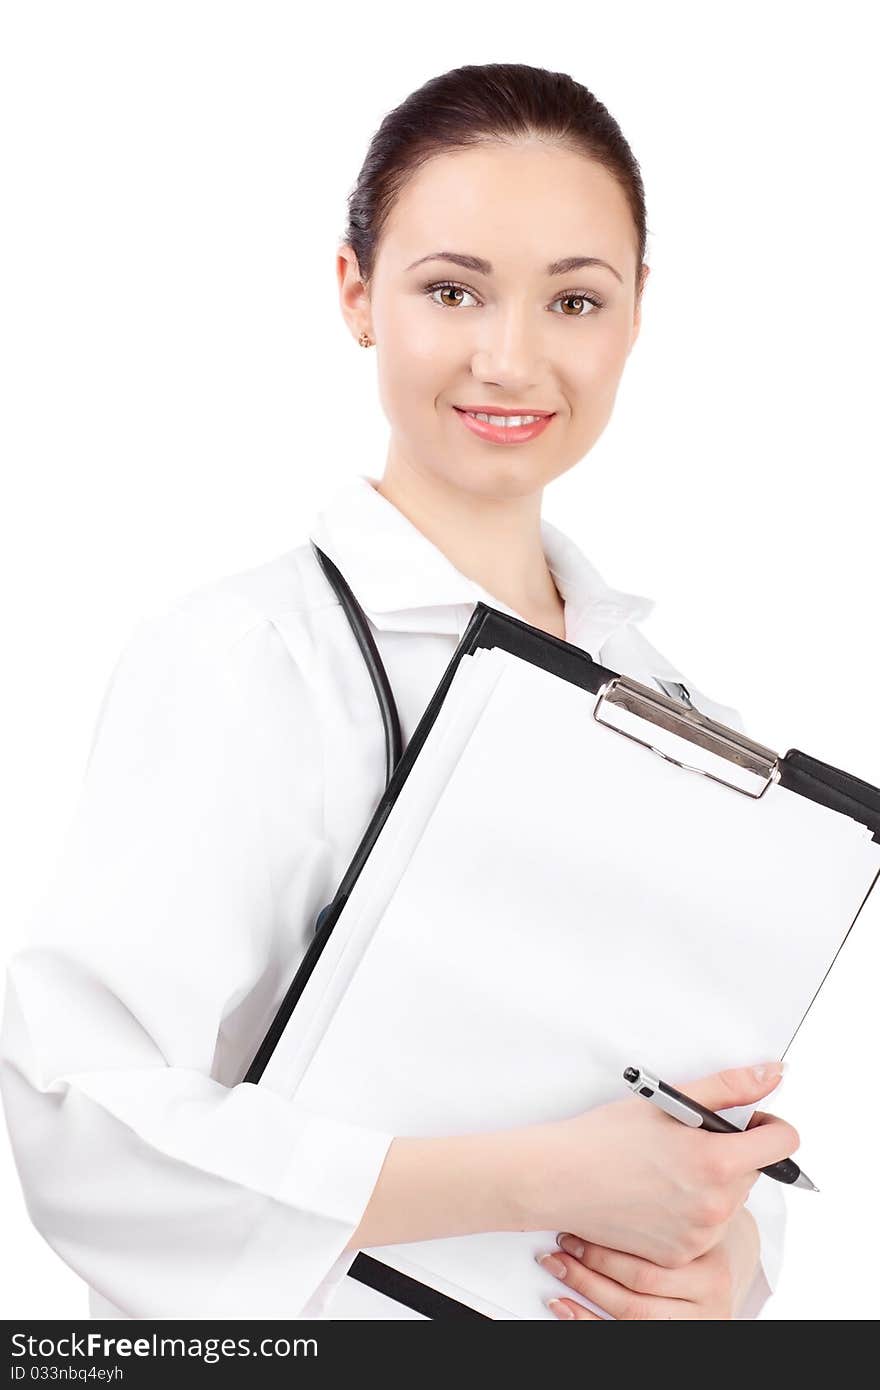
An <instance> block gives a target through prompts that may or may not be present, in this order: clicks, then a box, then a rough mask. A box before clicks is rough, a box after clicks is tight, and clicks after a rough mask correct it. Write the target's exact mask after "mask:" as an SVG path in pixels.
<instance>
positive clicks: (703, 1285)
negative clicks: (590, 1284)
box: [544, 1234, 710, 1302]
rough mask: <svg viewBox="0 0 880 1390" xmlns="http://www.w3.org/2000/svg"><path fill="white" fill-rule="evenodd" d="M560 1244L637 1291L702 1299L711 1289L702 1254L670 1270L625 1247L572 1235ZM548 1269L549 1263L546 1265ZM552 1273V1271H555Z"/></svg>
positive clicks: (587, 1265) (560, 1239) (559, 1240)
mask: <svg viewBox="0 0 880 1390" xmlns="http://www.w3.org/2000/svg"><path fill="white" fill-rule="evenodd" d="M556 1243H557V1245H558V1246H559V1248H560V1249H561V1250H562V1251H563V1252H564V1253H566V1254H568V1255H571V1257H572V1258H573V1259H575V1260H577V1261H578V1263H579V1264H582V1265H583V1266H584V1267H585V1268H586V1269H594V1270H595V1271H596V1273H597V1274H604V1275H605V1276H606V1277H607V1278H608V1279H613V1280H614V1281H615V1282H616V1283H618V1284H622V1285H623V1286H624V1287H625V1288H627V1289H632V1291H633V1293H642V1294H653V1295H659V1296H660V1297H663V1298H685V1299H692V1300H694V1301H695V1302H698V1301H699V1300H700V1298H701V1297H702V1296H703V1295H704V1294H706V1293H707V1292H708V1290H709V1277H710V1276H709V1272H708V1271H707V1266H706V1261H705V1260H703V1259H702V1257H701V1256H700V1257H698V1258H697V1259H694V1260H690V1261H689V1262H688V1263H687V1264H685V1265H680V1266H678V1267H676V1268H674V1269H668V1268H667V1267H666V1266H665V1265H659V1264H655V1263H654V1262H653V1260H646V1259H643V1258H642V1257H641V1256H640V1255H632V1254H629V1253H628V1252H627V1251H625V1250H612V1249H611V1248H610V1247H609V1246H607V1245H596V1244H594V1243H593V1242H592V1241H585V1240H581V1239H580V1238H579V1237H577V1236H572V1235H568V1234H564V1235H560V1236H557V1237H556ZM544 1267H545V1268H546V1266H544ZM551 1273H552V1270H551Z"/></svg>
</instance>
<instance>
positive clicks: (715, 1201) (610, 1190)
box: [526, 1063, 800, 1269]
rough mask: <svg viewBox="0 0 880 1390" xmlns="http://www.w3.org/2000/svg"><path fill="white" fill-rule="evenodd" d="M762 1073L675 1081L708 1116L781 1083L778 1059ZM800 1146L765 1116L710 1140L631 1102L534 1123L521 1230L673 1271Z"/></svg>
mask: <svg viewBox="0 0 880 1390" xmlns="http://www.w3.org/2000/svg"><path fill="white" fill-rule="evenodd" d="M760 1070H761V1069H760V1068H757V1069H753V1068H751V1067H742V1068H735V1069H732V1070H728V1071H721V1072H716V1073H714V1074H713V1075H711V1076H707V1077H702V1078H700V1079H699V1080H695V1081H688V1082H681V1083H679V1082H672V1083H671V1084H672V1085H674V1086H676V1087H677V1088H678V1089H680V1090H682V1091H684V1092H685V1094H686V1095H689V1096H692V1097H693V1099H694V1100H696V1101H699V1102H700V1104H701V1105H704V1106H706V1107H708V1108H709V1109H710V1110H727V1109H729V1108H731V1107H733V1106H737V1105H750V1104H753V1103H754V1102H755V1101H758V1100H760V1099H762V1097H764V1096H766V1095H767V1094H768V1093H769V1092H770V1091H772V1090H773V1089H774V1088H775V1087H776V1086H777V1085H778V1084H779V1080H780V1077H781V1074H782V1073H781V1069H780V1067H779V1064H778V1063H769V1064H768V1065H767V1067H766V1071H765V1074H764V1075H763V1076H759V1075H757V1074H756V1073H757V1072H759V1071H760ZM799 1145H800V1136H799V1135H798V1133H797V1130H795V1129H794V1128H793V1127H792V1126H791V1125H790V1124H788V1123H787V1122H786V1121H785V1120H782V1119H780V1118H778V1117H777V1116H775V1115H768V1114H765V1113H764V1112H762V1111H755V1113H754V1115H753V1116H752V1119H751V1122H750V1125H749V1127H748V1128H747V1129H745V1130H743V1132H742V1133H741V1134H713V1133H712V1132H711V1131H709V1130H704V1129H692V1128H690V1127H689V1126H688V1125H684V1124H682V1123H681V1122H680V1121H679V1120H675V1119H673V1118H672V1117H671V1116H669V1115H666V1114H664V1112H663V1111H662V1110H659V1109H658V1108H657V1107H656V1106H654V1105H650V1104H648V1103H647V1102H646V1101H645V1100H643V1099H640V1098H639V1097H638V1096H630V1097H627V1098H624V1099H621V1100H618V1101H613V1102H611V1103H610V1104H608V1105H602V1106H597V1107H595V1108H594V1109H592V1110H587V1111H585V1112H584V1113H582V1114H580V1115H575V1116H572V1117H571V1118H567V1119H564V1120H556V1121H550V1122H549V1123H546V1124H540V1125H536V1126H534V1127H532V1132H531V1136H530V1142H529V1145H528V1148H529V1149H530V1150H531V1154H530V1159H529V1161H528V1166H529V1170H530V1176H529V1177H528V1178H527V1185H528V1184H529V1183H530V1184H531V1186H529V1187H528V1196H527V1199H526V1204H527V1207H528V1208H529V1210H528V1211H527V1218H528V1219H527V1222H526V1224H527V1226H528V1227H530V1228H531V1229H536V1230H537V1229H540V1230H556V1231H563V1232H564V1231H568V1232H571V1233H572V1234H573V1235H577V1236H580V1237H581V1239H582V1240H586V1241H592V1242H593V1243H595V1244H597V1245H604V1246H607V1247H609V1248H611V1249H613V1250H623V1251H626V1252H627V1253H629V1254H632V1255H640V1256H641V1257H642V1258H643V1259H647V1260H651V1261H652V1262H653V1263H654V1264H659V1265H665V1266H666V1267H667V1268H668V1269H675V1268H678V1267H680V1266H681V1265H685V1264H687V1263H688V1262H689V1261H690V1260H693V1259H696V1258H697V1257H698V1256H700V1255H702V1254H705V1252H706V1251H707V1250H711V1249H712V1248H713V1247H714V1246H715V1245H716V1244H717V1242H718V1241H719V1240H721V1239H722V1237H723V1236H724V1233H725V1230H726V1229H727V1225H728V1222H729V1221H730V1219H731V1217H732V1216H733V1215H734V1214H735V1213H736V1212H737V1211H738V1210H739V1208H740V1207H741V1206H742V1204H743V1203H744V1202H745V1200H746V1198H747V1197H748V1195H749V1191H750V1189H751V1187H752V1184H753V1183H754V1182H755V1180H756V1179H757V1178H758V1177H760V1176H761V1174H760V1173H759V1171H758V1170H759V1169H760V1168H762V1167H764V1166H766V1165H767V1164H769V1163H775V1162H777V1161H778V1160H779V1159H782V1158H788V1157H789V1156H790V1155H791V1154H793V1153H794V1152H795V1150H796V1149H797V1148H798V1147H799ZM767 1181H769V1182H773V1181H774V1179H772V1178H768V1179H767ZM536 1221H537V1222H540V1224H539V1225H538V1224H535V1223H536Z"/></svg>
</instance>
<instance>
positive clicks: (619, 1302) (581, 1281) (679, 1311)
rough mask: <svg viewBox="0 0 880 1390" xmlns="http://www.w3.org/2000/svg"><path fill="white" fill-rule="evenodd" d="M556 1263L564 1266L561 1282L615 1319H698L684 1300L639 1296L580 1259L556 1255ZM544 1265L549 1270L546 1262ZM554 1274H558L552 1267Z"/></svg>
mask: <svg viewBox="0 0 880 1390" xmlns="http://www.w3.org/2000/svg"><path fill="white" fill-rule="evenodd" d="M552 1258H554V1259H555V1260H558V1261H559V1263H561V1264H563V1265H564V1266H565V1273H564V1274H562V1275H556V1277H557V1278H558V1279H560V1281H561V1282H562V1283H564V1284H567V1285H568V1286H569V1288H572V1289H574V1291H575V1292H576V1293H579V1294H582V1295H583V1296H584V1298H588V1299H590V1301H591V1302H592V1303H596V1304H598V1306H599V1307H600V1308H604V1309H605V1311H606V1313H611V1314H612V1316H613V1317H615V1318H622V1319H626V1320H635V1321H644V1320H647V1319H653V1318H674V1319H681V1320H690V1319H693V1318H696V1317H697V1316H698V1310H697V1306H696V1304H694V1303H691V1302H689V1301H688V1300H686V1299H683V1298H663V1297H654V1296H652V1295H650V1294H643V1293H636V1292H635V1291H634V1290H633V1289H628V1288H626V1287H625V1286H624V1285H623V1284H618V1283H617V1281H616V1280H615V1279H609V1278H608V1277H607V1276H606V1275H604V1274H600V1273H599V1272H598V1271H597V1270H595V1269H588V1268H587V1266H586V1265H584V1264H582V1263H581V1262H580V1260H576V1259H574V1257H573V1256H571V1255H566V1254H565V1253H562V1254H559V1255H556V1256H554V1257H552ZM541 1263H542V1266H543V1268H544V1269H547V1268H548V1266H547V1262H546V1260H544V1261H542V1262H541ZM549 1272H550V1273H551V1274H553V1273H555V1271H554V1270H553V1269H552V1268H550V1270H549Z"/></svg>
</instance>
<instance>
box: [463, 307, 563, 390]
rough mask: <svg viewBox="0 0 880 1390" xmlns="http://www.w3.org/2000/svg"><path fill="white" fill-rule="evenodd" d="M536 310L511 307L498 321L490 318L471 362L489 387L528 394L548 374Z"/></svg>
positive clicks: (482, 329)
mask: <svg viewBox="0 0 880 1390" xmlns="http://www.w3.org/2000/svg"><path fill="white" fill-rule="evenodd" d="M533 315H534V310H533V309H528V310H527V309H525V308H522V309H517V308H511V309H508V310H507V311H506V312H504V313H500V312H499V313H498V315H497V317H496V318H495V319H494V321H490V316H489V315H486V316H485V317H484V318H483V320H482V322H481V324H480V336H479V341H478V343H477V346H476V348H475V350H474V352H473V356H472V359H471V370H472V372H473V375H474V377H475V378H477V379H478V380H480V381H482V382H485V383H486V384H487V385H494V386H499V387H503V388H504V389H505V390H506V391H509V392H517V391H518V392H520V393H523V394H524V393H525V392H527V391H528V390H529V388H530V387H533V386H534V385H535V384H536V383H537V382H539V381H540V380H542V378H543V377H544V376H545V375H546V367H547V361H546V355H545V348H544V344H543V340H542V334H541V330H540V327H539V325H538V324H537V323H536V322H535V320H534V317H533Z"/></svg>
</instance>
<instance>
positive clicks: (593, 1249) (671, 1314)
mask: <svg viewBox="0 0 880 1390" xmlns="http://www.w3.org/2000/svg"><path fill="white" fill-rule="evenodd" d="M557 1243H558V1244H559V1245H560V1247H561V1248H560V1249H559V1250H555V1251H554V1252H553V1255H552V1256H551V1257H550V1258H551V1259H555V1260H557V1261H558V1262H559V1263H560V1264H561V1265H563V1266H564V1268H565V1272H564V1273H559V1271H558V1270H555V1269H553V1267H552V1265H551V1266H550V1267H549V1270H548V1272H549V1273H551V1274H555V1275H556V1276H557V1278H559V1280H560V1281H561V1282H562V1283H565V1284H567V1285H568V1287H569V1288H571V1289H574V1290H575V1291H576V1292H577V1293H579V1294H581V1295H583V1297H584V1298H589V1299H590V1301H591V1302H593V1303H595V1304H597V1306H598V1307H600V1308H604V1310H605V1312H606V1313H610V1314H611V1315H612V1317H614V1318H623V1319H624V1320H625V1319H627V1318H633V1319H637V1320H639V1321H641V1320H643V1319H651V1318H682V1319H701V1318H707V1319H713V1320H718V1319H727V1318H735V1317H736V1314H737V1311H738V1309H739V1307H740V1304H741V1303H742V1300H743V1298H744V1297H745V1295H746V1293H747V1291H748V1289H749V1288H750V1287H751V1284H752V1280H753V1278H754V1275H755V1271H756V1269H757V1267H758V1262H759V1259H760V1249H761V1240H760V1236H759V1234H758V1227H757V1225H756V1223H755V1218H754V1217H753V1216H752V1214H751V1212H750V1211H747V1210H746V1208H745V1207H740V1208H739V1210H738V1211H737V1212H736V1214H735V1216H733V1217H732V1218H731V1220H730V1221H729V1223H728V1227H727V1231H726V1233H725V1234H724V1236H723V1237H722V1238H721V1240H720V1241H719V1242H718V1243H717V1244H716V1245H714V1246H713V1247H712V1249H711V1250H707V1251H706V1253H705V1254H704V1255H700V1256H699V1257H698V1258H697V1259H695V1260H691V1261H690V1263H689V1264H686V1265H681V1266H680V1267H679V1268H677V1269H666V1268H665V1267H664V1266H663V1265H655V1264H652V1262H651V1261H650V1260H643V1259H641V1258H640V1257H639V1256H638V1255H627V1254H625V1253H624V1252H623V1251H621V1250H610V1249H608V1248H607V1247H606V1246H604V1245H593V1244H592V1243H591V1242H589V1241H582V1240H580V1239H579V1237H577V1236H573V1235H568V1234H564V1235H560V1236H558V1237H557ZM540 1264H541V1268H542V1269H548V1265H547V1257H546V1256H545V1257H543V1258H541V1259H540ZM551 1312H553V1313H555V1314H556V1316H557V1317H558V1318H574V1319H578V1318H581V1319H590V1320H591V1321H594V1322H603V1321H605V1319H603V1318H600V1317H599V1314H598V1313H593V1312H591V1310H590V1309H589V1308H585V1307H584V1305H583V1304H582V1303H578V1302H577V1301H576V1300H575V1299H567V1298H565V1297H564V1296H563V1297H560V1298H559V1299H558V1300H556V1301H554V1302H553V1303H552V1304H551Z"/></svg>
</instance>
